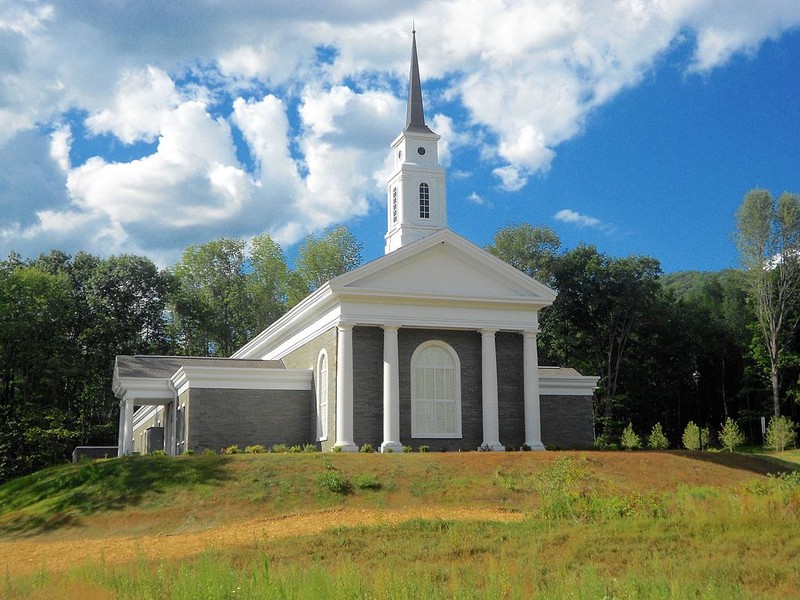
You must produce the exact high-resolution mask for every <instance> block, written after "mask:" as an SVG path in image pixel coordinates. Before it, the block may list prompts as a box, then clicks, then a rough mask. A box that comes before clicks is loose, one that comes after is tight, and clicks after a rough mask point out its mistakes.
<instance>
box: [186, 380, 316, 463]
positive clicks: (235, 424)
mask: <svg viewBox="0 0 800 600" xmlns="http://www.w3.org/2000/svg"><path fill="white" fill-rule="evenodd" d="M310 396H311V393H310V392H309V391H307V390H224V389H195V390H191V411H190V413H189V422H190V425H189V431H190V438H189V447H190V448H191V449H192V450H194V451H195V452H198V451H202V450H204V449H206V448H211V449H212V450H216V451H219V450H220V449H221V448H226V447H228V446H232V445H234V444H236V445H238V446H239V447H240V448H242V449H244V448H245V446H252V445H255V444H263V445H264V446H267V447H269V446H272V445H273V444H287V445H295V444H307V443H310V442H312V441H313V440H312V438H311V436H310V435H309V423H313V422H314V414H313V412H312V410H311V409H312V402H311V398H310ZM187 406H188V403H187Z"/></svg>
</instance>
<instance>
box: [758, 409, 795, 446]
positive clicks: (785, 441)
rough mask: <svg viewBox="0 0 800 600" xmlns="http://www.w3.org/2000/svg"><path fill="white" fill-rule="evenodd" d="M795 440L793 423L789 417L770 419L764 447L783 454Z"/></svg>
mask: <svg viewBox="0 0 800 600" xmlns="http://www.w3.org/2000/svg"><path fill="white" fill-rule="evenodd" d="M796 439H797V432H796V431H795V427H794V423H792V420H791V419H790V418H789V417H772V418H771V419H770V420H769V425H767V439H766V442H767V443H766V444H765V445H766V447H767V448H771V449H772V450H777V451H778V452H783V451H784V450H785V449H786V447H787V446H791V445H792V444H794V442H795V440H796Z"/></svg>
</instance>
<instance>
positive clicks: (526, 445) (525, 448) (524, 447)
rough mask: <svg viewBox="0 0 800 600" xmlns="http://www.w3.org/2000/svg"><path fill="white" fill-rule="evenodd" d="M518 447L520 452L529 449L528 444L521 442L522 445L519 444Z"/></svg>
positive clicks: (528, 450)
mask: <svg viewBox="0 0 800 600" xmlns="http://www.w3.org/2000/svg"><path fill="white" fill-rule="evenodd" d="M519 449H520V452H530V451H531V447H530V446H528V444H522V446H520V448H519Z"/></svg>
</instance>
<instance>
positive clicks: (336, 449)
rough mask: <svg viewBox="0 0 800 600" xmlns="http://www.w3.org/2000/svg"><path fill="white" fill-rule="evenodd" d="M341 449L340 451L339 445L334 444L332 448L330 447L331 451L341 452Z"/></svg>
mask: <svg viewBox="0 0 800 600" xmlns="http://www.w3.org/2000/svg"><path fill="white" fill-rule="evenodd" d="M341 451H342V447H341V446H334V447H333V448H331V452H341Z"/></svg>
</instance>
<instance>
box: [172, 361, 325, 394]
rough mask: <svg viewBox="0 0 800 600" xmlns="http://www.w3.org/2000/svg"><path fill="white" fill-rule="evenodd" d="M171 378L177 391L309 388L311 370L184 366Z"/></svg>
mask: <svg viewBox="0 0 800 600" xmlns="http://www.w3.org/2000/svg"><path fill="white" fill-rule="evenodd" d="M170 381H171V382H172V383H173V385H174V386H175V387H176V388H177V390H178V394H183V393H184V392H185V391H186V390H189V389H230V390H310V389H311V388H312V373H311V371H309V370H307V369H242V368H238V367H193V366H183V367H181V368H180V369H178V370H177V371H176V372H175V374H174V375H173V376H172V378H171V379H170Z"/></svg>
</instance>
